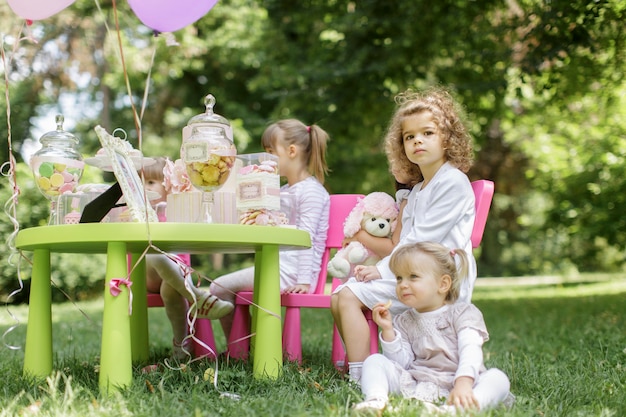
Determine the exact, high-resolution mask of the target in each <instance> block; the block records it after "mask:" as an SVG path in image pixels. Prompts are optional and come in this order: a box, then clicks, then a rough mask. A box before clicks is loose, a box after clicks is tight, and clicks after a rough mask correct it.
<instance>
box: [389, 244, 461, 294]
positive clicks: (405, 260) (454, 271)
mask: <svg viewBox="0 0 626 417" xmlns="http://www.w3.org/2000/svg"><path fill="white" fill-rule="evenodd" d="M418 253H421V254H424V255H426V256H430V257H431V258H432V259H433V261H435V263H436V264H437V267H438V268H439V271H438V272H439V276H442V275H449V276H450V278H451V281H452V284H451V285H450V290H449V291H448V294H447V295H446V300H448V301H451V302H454V301H456V300H458V299H459V294H460V292H461V284H462V283H463V281H464V280H465V279H467V274H468V273H469V257H468V255H467V253H466V252H465V251H464V250H463V249H452V250H451V249H449V248H447V247H446V246H444V245H442V244H440V243H436V242H417V243H411V244H407V245H403V246H400V247H398V249H396V250H395V251H394V253H393V254H392V255H391V259H390V260H389V269H391V271H392V272H393V273H394V275H396V276H398V275H400V272H401V271H410V270H411V269H412V265H413V264H414V262H415V255H416V254H418Z"/></svg>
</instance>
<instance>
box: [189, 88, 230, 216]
mask: <svg viewBox="0 0 626 417" xmlns="http://www.w3.org/2000/svg"><path fill="white" fill-rule="evenodd" d="M205 105H206V112H205V113H204V114H200V115H197V116H195V117H193V118H192V119H190V121H189V123H188V124H187V126H186V127H185V128H184V129H183V143H182V146H181V148H180V157H181V159H182V161H183V162H184V164H185V167H186V170H187V175H188V176H189V181H190V182H191V184H192V185H193V186H194V187H195V188H196V189H198V190H200V191H202V210H201V216H202V217H203V218H202V219H198V220H197V221H198V222H202V223H211V222H212V219H211V209H212V204H213V192H215V191H217V190H218V189H219V188H220V187H222V186H223V185H224V183H225V182H226V180H227V179H228V177H229V176H230V173H231V170H232V168H233V165H234V163H235V156H236V155H237V150H236V149H235V145H234V143H233V141H232V139H231V138H232V130H231V129H230V123H229V122H228V120H226V119H225V118H223V117H222V116H220V115H217V114H215V113H213V106H214V105H215V98H214V97H213V96H212V95H210V94H209V95H208V96H206V98H205ZM228 132H231V133H230V137H229V133H228Z"/></svg>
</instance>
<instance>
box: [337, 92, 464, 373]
mask: <svg viewBox="0 0 626 417" xmlns="http://www.w3.org/2000/svg"><path fill="white" fill-rule="evenodd" d="M396 102H397V104H398V107H397V109H396V111H395V113H394V114H393V116H392V118H391V122H390V124H389V128H388V131H387V134H386V136H385V139H384V145H385V152H386V154H387V158H388V160H389V167H390V171H391V173H392V174H393V175H394V177H395V178H396V180H397V181H399V182H400V183H403V184H407V185H409V186H410V187H411V189H410V190H408V189H402V190H399V191H398V193H397V194H396V197H397V199H398V201H399V202H400V208H401V214H400V216H401V217H400V218H401V219H402V222H401V224H400V225H399V227H397V228H396V233H395V234H394V236H393V237H392V239H380V238H374V237H371V236H369V235H367V233H357V234H356V235H355V236H354V237H353V238H352V239H353V240H357V241H359V242H361V243H362V244H363V245H365V246H366V247H368V248H370V249H371V250H372V251H374V252H375V253H377V254H378V255H379V256H380V257H382V260H381V261H379V262H378V264H376V265H374V266H358V267H357V268H355V272H354V273H355V276H354V277H351V278H350V279H349V280H348V281H346V282H345V283H344V284H342V285H340V286H339V287H337V289H335V291H334V292H333V295H332V297H331V312H332V314H333V318H334V320H335V323H336V325H337V329H338V330H339V333H340V334H341V337H342V339H343V343H344V345H345V348H346V354H347V360H348V371H349V374H350V377H351V378H352V379H353V380H354V381H356V382H359V380H360V377H361V368H362V365H363V361H364V360H365V358H367V356H368V355H369V353H370V352H369V346H370V340H369V337H370V336H369V335H370V333H369V327H368V324H367V320H366V319H365V316H364V315H363V311H365V310H367V309H370V310H371V309H372V308H373V307H374V305H376V304H377V303H378V302H380V301H387V300H392V305H391V307H390V311H391V312H392V313H393V314H399V313H401V312H403V311H404V310H406V308H407V306H406V305H404V304H402V303H401V302H400V301H398V299H397V298H396V296H395V285H396V277H395V276H394V274H393V273H392V272H391V270H390V269H389V258H390V256H391V254H392V252H393V251H394V248H396V247H397V246H399V245H404V244H409V243H416V242H423V241H434V242H439V243H441V244H443V245H445V246H447V247H449V248H461V249H464V250H465V251H466V252H467V253H468V254H469V261H468V262H469V274H468V278H467V279H466V280H465V281H464V282H463V286H462V288H461V289H460V296H459V299H460V300H462V301H465V302H469V301H470V299H471V295H472V289H473V286H474V281H475V280H476V262H475V260H474V257H473V256H472V255H471V253H472V243H471V240H470V238H471V234H472V228H473V226H474V216H475V202H474V192H473V190H472V186H471V184H470V181H469V178H468V177H467V175H466V172H467V171H468V170H469V168H470V166H471V164H472V161H473V155H472V138H471V136H470V134H469V132H468V129H467V125H466V122H465V119H464V113H463V110H462V108H461V106H460V105H459V104H458V102H457V101H456V100H455V99H454V98H453V97H452V95H451V94H450V93H449V92H448V91H447V90H446V89H444V88H441V87H434V88H431V89H428V90H426V91H423V92H413V91H407V92H405V93H403V94H400V95H399V96H398V97H397V98H396ZM398 229H399V230H398ZM348 242H349V240H347V241H346V242H344V243H345V244H347V243H348Z"/></svg>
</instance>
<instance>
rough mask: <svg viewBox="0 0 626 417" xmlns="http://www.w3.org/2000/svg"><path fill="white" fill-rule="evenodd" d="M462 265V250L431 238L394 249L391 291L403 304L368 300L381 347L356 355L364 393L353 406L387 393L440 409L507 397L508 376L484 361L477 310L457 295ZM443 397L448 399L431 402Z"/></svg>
mask: <svg viewBox="0 0 626 417" xmlns="http://www.w3.org/2000/svg"><path fill="white" fill-rule="evenodd" d="M457 264H458V265H459V267H458V268H457ZM468 266H469V263H468V256H467V253H466V252H465V251H464V250H462V249H453V250H450V249H448V248H447V247H445V246H443V245H441V244H439V243H434V242H420V243H413V244H409V245H404V246H401V247H398V249H397V250H396V251H395V252H394V253H393V255H392V256H391V259H390V261H389V268H390V269H391V271H392V272H393V273H394V274H395V275H396V295H397V297H398V300H400V302H402V303H403V304H405V305H406V306H407V307H409V310H407V311H405V312H404V313H402V314H400V315H398V316H395V317H393V318H392V314H391V312H390V311H389V305H388V304H387V303H384V302H381V303H378V304H376V305H375V306H374V309H373V311H372V317H373V319H374V321H375V322H376V324H378V326H379V327H380V329H381V331H380V341H381V345H382V348H383V354H382V355H381V354H378V353H377V354H374V355H372V356H370V357H368V358H367V359H366V360H365V362H364V363H363V375H362V378H361V389H362V391H363V394H364V395H365V401H363V402H361V403H359V404H357V405H356V406H355V409H357V410H366V409H367V410H382V409H384V408H385V405H386V404H387V401H388V398H389V394H390V393H391V394H401V395H403V396H404V397H407V398H416V399H418V400H421V401H426V402H428V403H431V404H426V406H427V408H429V409H435V408H436V409H438V410H443V411H454V410H453V408H455V407H456V408H460V409H470V408H475V409H480V410H483V409H486V408H490V407H494V406H496V405H498V404H500V403H502V402H504V401H505V400H507V398H509V397H510V399H509V400H508V401H510V400H511V399H512V396H511V395H510V392H509V387H510V383H509V379H508V378H507V376H506V375H505V374H504V373H503V372H502V371H500V370H498V369H495V368H492V369H488V370H487V369H485V365H484V363H483V351H482V345H483V343H484V342H486V341H487V340H488V339H489V334H488V333H487V328H486V326H485V322H484V320H483V316H482V314H481V312H480V311H479V310H478V308H476V307H475V306H474V305H473V304H468V303H465V302H460V301H459V302H456V301H457V299H458V298H459V294H460V292H461V287H462V283H463V281H464V280H465V279H467V273H468ZM442 398H445V399H447V401H446V404H447V405H442V406H440V407H436V406H435V405H434V404H433V403H438V402H439V401H440V399H442Z"/></svg>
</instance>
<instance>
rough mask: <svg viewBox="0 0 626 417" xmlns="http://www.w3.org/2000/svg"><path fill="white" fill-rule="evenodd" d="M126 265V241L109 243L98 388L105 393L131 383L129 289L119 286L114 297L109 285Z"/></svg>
mask: <svg viewBox="0 0 626 417" xmlns="http://www.w3.org/2000/svg"><path fill="white" fill-rule="evenodd" d="M126 268H127V260H126V244H125V243H124V242H109V243H108V246H107V270H106V279H105V283H104V314H103V318H102V348H101V352H100V379H99V385H100V391H101V392H102V393H104V394H106V393H109V392H111V391H115V390H117V389H118V388H122V387H126V386H128V385H130V383H131V382H132V361H131V341H130V315H129V314H128V307H129V289H128V287H127V286H126V285H120V287H119V288H120V289H121V292H120V294H118V295H117V296H113V295H112V294H111V292H110V287H109V283H110V281H111V279H125V278H126V276H127V269H126Z"/></svg>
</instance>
